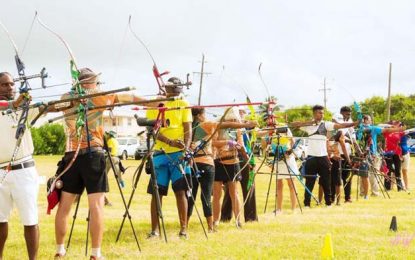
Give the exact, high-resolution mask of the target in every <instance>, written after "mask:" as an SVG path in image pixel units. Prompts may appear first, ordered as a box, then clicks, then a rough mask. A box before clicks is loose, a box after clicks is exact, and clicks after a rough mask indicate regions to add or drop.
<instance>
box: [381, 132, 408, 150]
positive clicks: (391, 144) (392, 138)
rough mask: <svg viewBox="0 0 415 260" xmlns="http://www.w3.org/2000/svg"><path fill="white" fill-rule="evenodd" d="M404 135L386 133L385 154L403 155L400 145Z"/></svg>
mask: <svg viewBox="0 0 415 260" xmlns="http://www.w3.org/2000/svg"><path fill="white" fill-rule="evenodd" d="M404 135H405V133H404V132H397V133H384V134H383V136H384V137H385V152H393V153H394V154H396V155H402V149H401V147H400V145H399V143H400V140H401V137H402V136H404Z"/></svg>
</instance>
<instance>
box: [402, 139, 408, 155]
mask: <svg viewBox="0 0 415 260" xmlns="http://www.w3.org/2000/svg"><path fill="white" fill-rule="evenodd" d="M400 145H401V149H402V155H405V154H407V153H408V152H409V146H408V136H407V135H404V136H402V137H401V142H400Z"/></svg>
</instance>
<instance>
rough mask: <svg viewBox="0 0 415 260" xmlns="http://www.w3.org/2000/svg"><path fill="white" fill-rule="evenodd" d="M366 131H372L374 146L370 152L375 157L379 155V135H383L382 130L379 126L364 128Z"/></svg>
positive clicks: (372, 145) (371, 146)
mask: <svg viewBox="0 0 415 260" xmlns="http://www.w3.org/2000/svg"><path fill="white" fill-rule="evenodd" d="M364 128H365V129H370V135H371V138H372V144H371V145H370V148H369V152H370V153H371V154H373V155H377V154H378V138H377V137H378V135H381V134H382V128H381V127H379V126H373V125H369V126H364Z"/></svg>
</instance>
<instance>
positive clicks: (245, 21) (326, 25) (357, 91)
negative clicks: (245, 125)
mask: <svg viewBox="0 0 415 260" xmlns="http://www.w3.org/2000/svg"><path fill="white" fill-rule="evenodd" d="M35 11H37V12H38V14H39V17H40V18H41V19H42V20H43V22H44V23H46V24H47V25H48V26H49V27H51V28H52V29H53V30H54V31H55V32H57V33H59V34H60V35H61V36H62V37H63V38H64V39H65V40H66V41H67V42H68V43H69V45H70V47H71V48H72V50H73V53H74V55H75V57H76V61H77V64H78V66H79V67H90V68H91V69H93V70H95V71H97V72H101V73H102V75H101V80H102V81H103V82H105V84H104V85H103V88H104V89H105V90H108V89H115V88H121V87H125V86H135V87H136V88H137V90H136V93H137V94H138V95H151V94H156V93H157V85H156V82H155V79H154V77H153V75H152V71H151V69H152V60H151V59H150V57H149V56H148V54H147V53H146V51H145V49H144V47H143V46H141V45H140V44H139V43H138V42H137V41H136V40H135V39H134V38H133V36H132V34H131V33H130V32H129V31H128V30H127V25H128V17H129V15H132V26H133V29H134V31H135V32H136V34H137V35H138V36H139V37H140V38H141V39H142V40H143V41H144V42H145V43H146V45H147V47H148V48H149V50H150V52H151V53H152V55H153V56H154V58H155V61H156V63H157V65H158V67H159V69H160V71H164V70H168V71H170V74H169V75H171V76H178V77H180V78H182V79H185V77H186V74H187V73H190V76H191V79H192V81H193V82H194V85H193V86H192V87H191V88H190V89H189V90H186V91H185V93H186V95H187V96H188V100H189V101H190V102H191V103H197V97H198V91H199V75H197V74H193V72H197V71H200V66H201V63H200V61H201V57H202V53H203V54H205V56H206V60H207V63H206V64H205V71H206V72H210V73H211V74H209V75H207V76H205V78H204V85H203V92H202V93H203V95H202V104H220V103H232V102H241V101H242V102H243V101H244V100H245V94H244V93H245V92H246V93H248V95H249V97H250V98H251V100H252V101H263V100H264V99H265V98H266V97H267V96H268V93H267V90H266V89H265V87H264V85H263V84H262V83H261V80H260V77H259V74H258V66H259V64H260V63H262V68H261V73H262V76H263V79H264V82H265V83H266V85H267V86H268V88H269V91H270V94H271V95H272V96H275V97H277V98H278V103H279V104H280V105H282V106H283V107H284V108H290V107H293V106H299V105H303V104H310V105H314V104H323V93H322V92H319V91H318V90H319V89H321V88H322V87H323V79H324V78H326V82H327V87H328V88H330V89H331V90H330V91H329V92H328V96H327V97H328V101H327V107H328V108H329V109H330V110H332V111H336V110H338V109H339V107H341V106H343V105H348V104H351V103H352V102H353V101H354V100H357V101H363V100H364V99H366V98H369V97H371V96H373V95H379V96H384V97H386V96H387V86H388V69H389V63H392V66H393V67H392V94H397V93H401V94H405V95H408V94H413V93H414V91H413V86H414V85H415V79H414V77H413V75H414V73H413V71H414V70H415V61H414V60H413V57H414V56H415V33H414V32H413V28H414V27H415V2H413V1H404V0H401V1H382V0H373V1H362V0H348V1H333V0H327V1H320V0H313V1H309V0H303V1H295V0H293V1H279V0H269V1H262V0H258V1H245V0H243V1H241V0H239V1H236V0H229V1H226V0H221V1H217V0H209V1H204V0H203V1H202V0H179V1H130V0H118V1H108V0H92V1H85V0H83V1H81V0H71V1H56V0H30V1H29V0H27V1H23V0H14V1H4V2H3V3H2V8H1V9H0V20H1V21H2V22H3V24H4V25H5V26H6V27H7V28H8V30H9V31H10V34H11V35H12V37H13V38H14V39H15V41H16V43H17V45H18V47H19V51H20V52H21V56H22V59H23V61H24V62H25V64H26V72H27V74H34V73H38V72H39V71H40V69H41V68H42V67H46V69H47V71H48V72H49V75H50V78H49V79H48V84H50V85H52V84H60V83H66V82H70V74H69V55H68V53H67V51H66V49H65V47H64V45H63V44H62V43H61V42H60V41H59V40H58V39H57V38H56V37H55V36H54V35H52V34H51V33H50V32H48V31H46V30H45V29H44V28H42V27H41V26H40V25H39V24H38V23H36V22H35V23H34V24H33V28H32V30H31V33H30V36H28V34H29V29H30V27H31V23H32V20H33V17H34V14H35ZM26 41H27V44H26V45H25V42H26ZM24 45H25V47H24V48H23V46H24ZM13 55H14V51H13V48H12V47H11V45H10V42H9V41H8V39H7V36H6V35H5V34H4V33H3V32H2V31H1V32H0V70H2V71H10V72H12V73H14V74H15V73H16V68H15V64H14V59H13ZM167 78H168V76H167V77H166V78H165V79H167ZM38 85H39V81H36V80H34V81H33V82H32V86H33V87H37V86H38ZM68 88H69V86H60V87H56V88H51V89H48V90H41V91H36V92H35V91H33V92H32V96H34V97H35V99H36V97H40V96H46V95H56V94H60V93H63V92H65V91H67V90H68ZM38 99H42V98H38ZM49 99H51V98H49Z"/></svg>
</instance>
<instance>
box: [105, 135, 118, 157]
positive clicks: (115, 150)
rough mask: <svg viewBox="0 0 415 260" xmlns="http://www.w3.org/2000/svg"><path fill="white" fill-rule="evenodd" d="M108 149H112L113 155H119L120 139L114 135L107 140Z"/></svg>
mask: <svg viewBox="0 0 415 260" xmlns="http://www.w3.org/2000/svg"><path fill="white" fill-rule="evenodd" d="M107 144H108V149H110V150H111V156H114V157H115V156H117V153H118V141H117V139H115V138H114V137H111V138H110V139H108V141H107Z"/></svg>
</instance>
